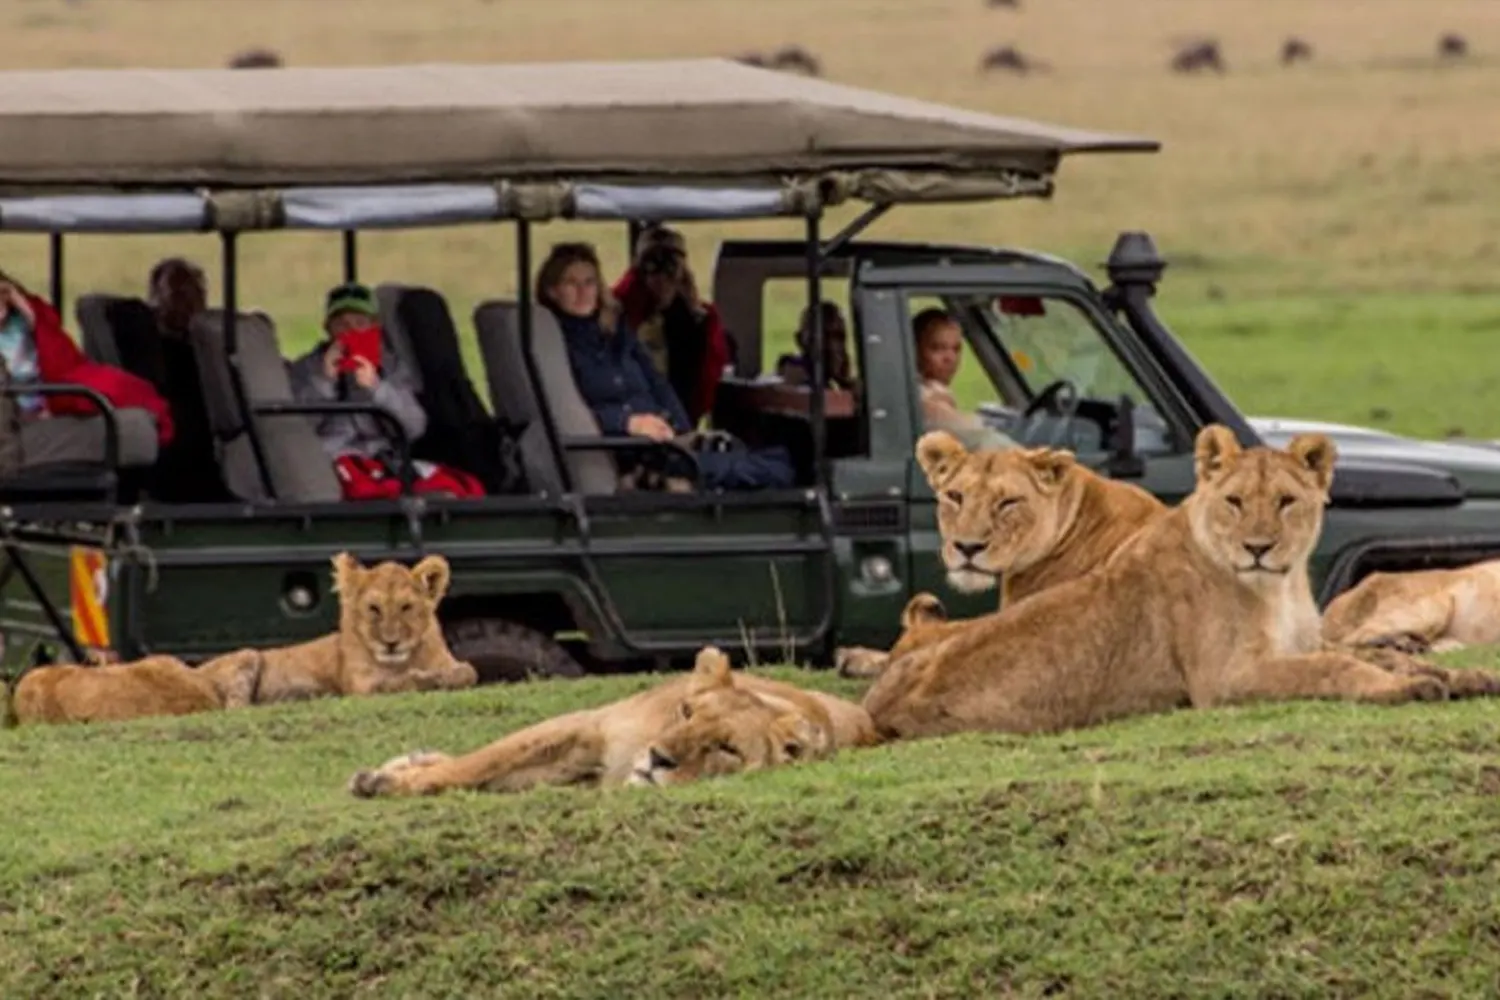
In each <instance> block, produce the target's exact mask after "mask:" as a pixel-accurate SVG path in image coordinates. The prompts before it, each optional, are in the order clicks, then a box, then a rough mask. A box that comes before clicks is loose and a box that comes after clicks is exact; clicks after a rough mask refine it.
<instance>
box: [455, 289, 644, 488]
mask: <svg viewBox="0 0 1500 1000" xmlns="http://www.w3.org/2000/svg"><path fill="white" fill-rule="evenodd" d="M531 315H532V334H531V356H532V359H533V360H534V361H535V362H536V368H537V375H538V377H539V378H540V379H541V382H542V387H543V389H544V391H545V392H546V394H547V402H548V404H549V405H550V407H551V412H552V419H553V422H554V423H555V424H556V426H557V433H558V434H559V435H560V436H562V437H565V438H567V437H599V436H600V433H599V422H598V421H597V420H595V419H594V413H593V411H592V410H590V409H589V408H588V404H586V403H585V402H584V401H583V396H582V395H581V394H580V393H579V392H578V384H577V383H576V382H575V381H574V380H573V367H572V365H571V364H570V363H569V361H568V351H567V347H566V346H565V345H564V343H563V335H562V330H561V328H559V327H558V325H557V319H556V318H555V317H554V316H553V315H552V313H550V312H548V311H547V310H546V309H544V308H542V307H541V306H538V307H536V308H535V309H533V310H532V314H531ZM474 330H475V332H476V333H477V334H478V335H479V347H480V350H481V352H482V353H483V355H484V370H485V374H486V376H487V377H488V379H489V384H490V399H491V401H493V403H494V404H495V412H496V413H497V414H498V415H499V416H501V417H503V418H504V419H506V420H508V421H509V422H510V423H511V424H513V425H523V426H525V428H526V430H525V431H523V432H522V434H521V458H522V461H523V462H524V463H525V465H526V477H527V479H528V480H530V482H531V487H532V489H534V490H545V491H547V492H550V493H561V492H562V489H563V483H562V475H561V470H559V469H558V468H557V467H556V464H555V463H554V461H553V458H552V453H551V450H550V449H549V448H548V446H547V428H546V424H545V423H543V421H542V416H541V409H540V407H539V406H538V400H537V395H536V392H535V391H534V389H533V387H532V384H531V377H530V373H529V372H528V371H527V368H526V356H525V352H524V351H523V349H522V344H521V324H520V309H519V306H518V305H517V304H516V303H515V302H514V301H511V300H508V299H507V300H501V299H496V300H493V301H490V302H482V303H480V304H479V306H477V307H476V308H475V310H474ZM564 461H566V462H567V463H568V472H569V474H570V475H571V477H572V480H573V488H574V489H575V490H576V491H578V492H579V493H584V494H587V495H591V496H593V495H601V494H612V493H615V492H617V491H618V490H619V485H620V477H619V472H618V469H617V466H616V465H615V460H614V456H612V455H610V454H608V453H605V452H597V451H595V452H588V451H574V452H568V453H567V454H566V455H565V457H564Z"/></svg>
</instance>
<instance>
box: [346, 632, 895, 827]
mask: <svg viewBox="0 0 1500 1000" xmlns="http://www.w3.org/2000/svg"><path fill="white" fill-rule="evenodd" d="M876 742H878V740H877V738H876V735H875V728H874V726H873V725H872V724H871V722H870V717H869V715H867V714H866V713H865V710H864V709H862V708H860V707H859V706H858V705H855V704H853V703H852V702H848V701H844V700H843V699H841V698H835V697H833V696H832V695H827V694H823V693H822V692H818V691H804V690H802V689H801V688H797V687H793V686H792V685H790V684H782V683H780V682H778V681H773V680H768V679H766V678H764V677H753V676H750V675H747V674H737V673H735V672H734V671H732V670H730V668H729V658H728V657H727V656H725V655H724V654H723V653H721V652H719V650H717V649H715V648H713V647H712V646H710V647H707V648H705V649H703V650H702V651H700V652H699V653H698V659H697V663H696V664H695V665H694V667H693V670H692V671H691V672H689V673H688V674H685V675H683V676H680V677H675V678H673V679H672V680H669V681H666V682H665V683H663V684H659V685H657V686H656V687H654V688H651V689H650V690H647V691H642V692H641V693H640V694H637V695H632V696H631V697H629V698H625V699H623V700H622V701H617V702H614V703H613V704H610V705H605V706H603V707H602V708H593V709H586V710H584V711H581V712H571V713H569V714H567V715H560V716H558V717H557V718H554V719H548V720H547V721H546V722H541V723H538V724H536V725H534V726H528V727H527V728H525V729H522V730H519V731H518V732H514V733H511V734H510V735H509V736H505V737H503V738H501V739H499V740H497V741H495V742H494V743H491V744H490V745H489V746H486V747H483V748H481V749H479V750H475V751H474V752H472V753H469V754H465V755H464V756H462V757H450V756H448V755H447V754H441V753H434V752H431V751H417V752H416V753H410V754H405V755H403V756H400V757H396V758H394V759H392V760H389V761H387V762H386V763H385V764H383V765H381V766H380V767H379V768H377V769H375V770H373V771H360V772H359V773H358V774H356V775H355V776H354V777H353V779H351V780H350V782H349V790H350V791H351V792H353V793H354V794H355V795H357V796H360V797H362V798H369V797H373V796H377V795H425V794H432V793H434V792H440V791H443V790H444V789H448V788H477V789H484V790H486V791H494V792H513V791H520V790H522V789H525V788H529V787H531V786H533V785H598V786H616V785H627V784H646V785H668V784H675V783H678V782H683V781H692V780H694V779H697V778H706V777H711V776H714V775H720V774H733V773H736V772H739V771H755V770H760V769H761V768H767V767H774V766H777V765H780V764H786V763H790V762H793V761H798V760H816V759H820V758H824V757H828V756H831V755H832V754H833V753H834V752H835V751H837V750H839V749H842V748H844V747H855V746H869V745H873V744H874V743H876Z"/></svg>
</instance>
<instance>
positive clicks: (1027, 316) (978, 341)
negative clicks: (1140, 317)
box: [912, 293, 1174, 454]
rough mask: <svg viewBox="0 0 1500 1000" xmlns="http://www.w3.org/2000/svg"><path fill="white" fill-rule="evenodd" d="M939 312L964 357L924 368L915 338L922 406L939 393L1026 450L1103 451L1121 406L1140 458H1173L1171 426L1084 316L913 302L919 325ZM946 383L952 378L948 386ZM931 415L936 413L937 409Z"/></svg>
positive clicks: (1043, 307)
mask: <svg viewBox="0 0 1500 1000" xmlns="http://www.w3.org/2000/svg"><path fill="white" fill-rule="evenodd" d="M934 309H938V310H941V311H942V312H943V313H946V314H947V316H949V317H952V318H953V319H954V320H956V321H957V323H958V325H959V328H960V331H961V333H962V337H963V341H964V344H963V346H964V347H966V348H967V353H972V355H973V357H972V358H964V359H961V360H960V361H958V362H956V368H954V367H952V366H951V365H952V363H950V368H949V369H948V371H947V372H946V374H944V373H943V372H942V371H941V369H942V365H941V364H937V365H932V364H928V363H926V362H925V361H924V351H923V347H922V343H923V338H922V337H921V336H920V335H919V336H918V348H917V356H918V369H919V370H918V373H917V377H918V380H919V382H920V384H921V391H922V394H923V397H924V400H926V401H929V402H930V400H931V399H932V398H933V397H934V396H937V397H940V396H942V395H943V392H944V390H945V389H946V390H947V392H948V393H949V394H951V399H952V402H953V404H954V405H956V407H957V408H958V409H959V410H961V411H966V412H968V413H972V414H973V415H974V416H975V417H976V418H977V420H978V421H979V422H982V423H983V424H984V425H985V426H986V427H988V428H992V429H993V430H994V431H998V432H1000V433H1001V434H1004V435H1005V436H1006V437H1008V438H1009V439H1011V440H1012V441H1014V442H1015V443H1016V444H1020V445H1024V446H1026V447H1037V446H1043V445H1045V446H1050V447H1060V448H1070V449H1072V450H1074V451H1077V452H1079V453H1080V454H1087V453H1091V452H1103V451H1107V450H1108V449H1109V448H1110V446H1111V434H1112V432H1113V429H1114V427H1115V425H1116V422H1117V421H1118V418H1119V407H1120V400H1121V398H1122V397H1128V398H1129V400H1130V402H1131V404H1132V405H1133V407H1134V410H1133V418H1134V422H1135V428H1136V442H1135V443H1136V450H1137V451H1138V452H1141V453H1143V454H1167V453H1170V452H1172V451H1173V450H1174V449H1173V447H1172V444H1171V441H1170V438H1169V435H1168V430H1167V426H1166V424H1165V422H1164V421H1163V420H1162V418H1161V416H1160V414H1159V413H1158V412H1157V409H1156V406H1155V401H1154V400H1153V398H1152V396H1151V394H1150V393H1149V392H1148V391H1147V390H1146V388H1145V387H1144V385H1143V384H1142V382H1141V380H1140V379H1139V378H1138V377H1137V376H1136V374H1135V373H1134V372H1133V371H1132V370H1131V369H1130V367H1129V366H1127V364H1126V363H1125V362H1124V360H1123V359H1122V358H1121V357H1120V355H1119V354H1117V353H1116V352H1115V350H1114V349H1113V347H1112V346H1111V345H1110V342H1109V340H1108V338H1107V337H1106V334H1105V331H1103V330H1101V329H1100V328H1099V326H1098V324H1097V323H1096V322H1095V321H1094V319H1093V317H1092V316H1090V315H1089V314H1088V313H1087V312H1085V311H1084V310H1083V309H1081V308H1079V307H1078V306H1077V305H1075V304H1074V303H1072V302H1069V301H1067V300H1065V299H1061V298H1056V297H1051V296H1042V295H996V294H993V293H975V294H964V295H941V296H931V297H922V298H920V299H914V300H913V301H912V312H913V322H914V324H916V325H918V326H920V325H921V318H922V316H923V312H924V311H926V312H927V313H929V314H930V313H931V312H932V311H933V310H934ZM944 378H946V379H947V381H946V383H944V381H943V380H944ZM925 409H926V410H928V411H931V412H934V413H935V412H937V411H936V410H934V409H933V407H932V406H931V405H927V406H926V407H925Z"/></svg>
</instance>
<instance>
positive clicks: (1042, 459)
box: [1026, 448, 1076, 489]
mask: <svg viewBox="0 0 1500 1000" xmlns="http://www.w3.org/2000/svg"><path fill="white" fill-rule="evenodd" d="M1026 462H1027V464H1028V465H1030V466H1031V471H1032V472H1033V473H1034V474H1035V475H1036V478H1037V481H1038V482H1039V483H1041V484H1042V487H1043V488H1044V489H1052V488H1053V487H1056V486H1058V485H1059V484H1061V483H1062V481H1063V477H1064V476H1066V475H1067V474H1068V470H1069V469H1071V468H1073V466H1074V464H1076V460H1075V459H1074V457H1073V453H1072V452H1071V451H1067V450H1065V449H1061V448H1032V449H1031V450H1030V451H1027V452H1026Z"/></svg>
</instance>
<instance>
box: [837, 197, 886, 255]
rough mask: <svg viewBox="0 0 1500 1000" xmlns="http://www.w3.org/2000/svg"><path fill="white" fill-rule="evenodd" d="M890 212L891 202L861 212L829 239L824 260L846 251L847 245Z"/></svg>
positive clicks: (872, 206)
mask: <svg viewBox="0 0 1500 1000" xmlns="http://www.w3.org/2000/svg"><path fill="white" fill-rule="evenodd" d="M890 210H891V204H890V202H880V203H879V204H875V205H871V206H870V207H869V208H867V209H865V210H864V211H863V212H860V213H859V215H858V216H856V217H855V218H854V220H853V221H851V222H850V223H849V224H848V225H847V226H845V227H844V228H843V229H840V230H839V231H838V232H836V233H834V234H833V235H832V236H830V237H828V242H827V243H824V244H823V250H822V254H823V258H824V259H825V260H826V259H828V258H829V257H832V256H833V255H834V254H836V253H838V252H839V251H840V250H842V249H844V245H845V244H847V243H848V242H849V241H850V240H852V239H854V238H855V237H856V236H858V235H859V234H860V233H862V232H864V231H865V230H866V229H869V228H870V226H871V224H873V223H874V222H875V221H876V220H878V219H879V218H880V217H881V216H882V215H884V214H885V213H887V212H889V211H890Z"/></svg>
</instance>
